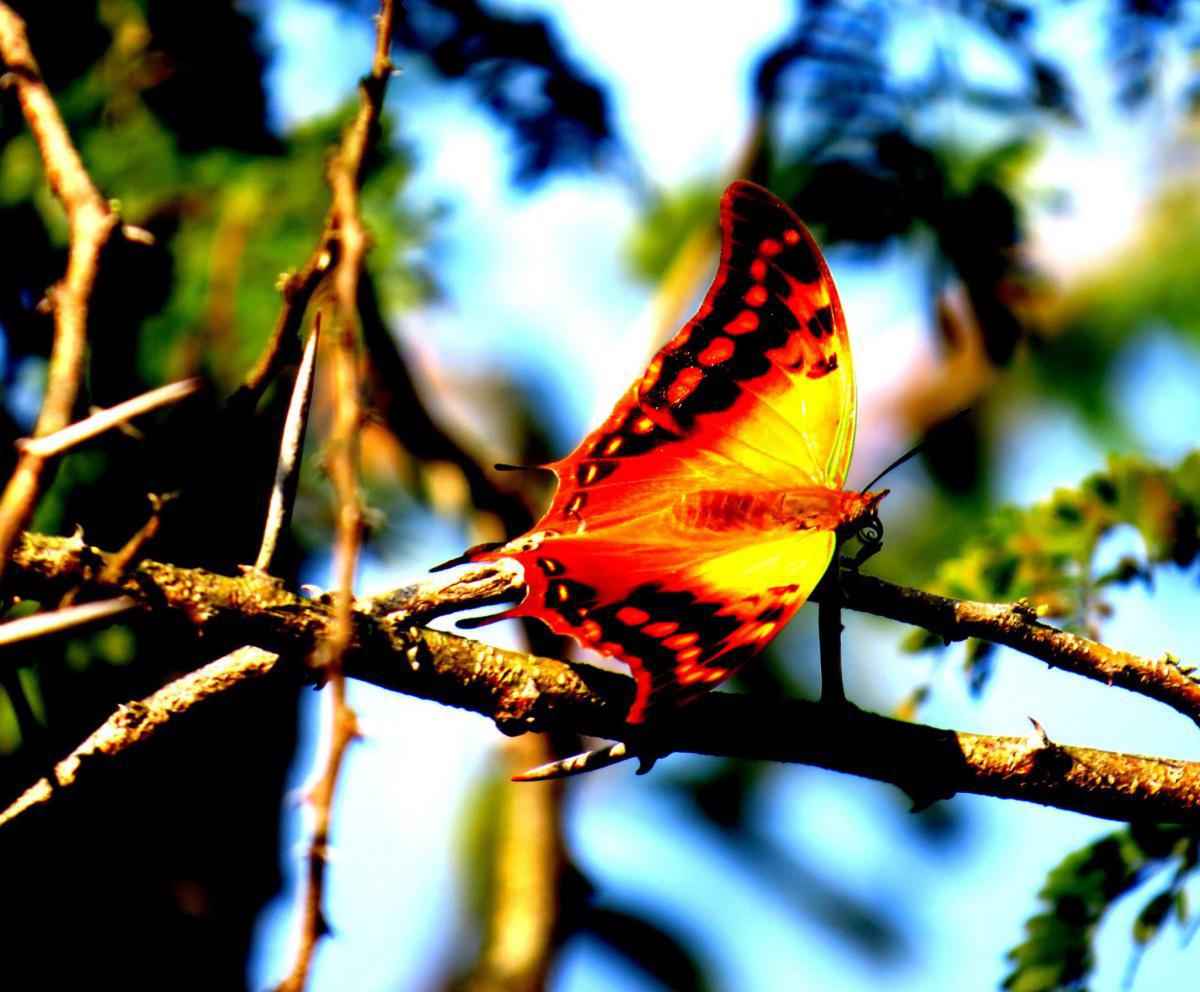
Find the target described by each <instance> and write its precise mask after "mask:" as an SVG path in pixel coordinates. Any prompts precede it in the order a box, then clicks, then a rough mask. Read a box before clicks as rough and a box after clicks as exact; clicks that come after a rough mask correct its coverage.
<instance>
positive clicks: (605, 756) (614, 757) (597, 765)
mask: <svg viewBox="0 0 1200 992" xmlns="http://www.w3.org/2000/svg"><path fill="white" fill-rule="evenodd" d="M632 757H634V755H633V754H631V753H630V752H629V749H628V747H627V746H626V745H625V743H624V742H622V741H618V742H617V743H616V744H609V745H608V746H607V747H602V748H597V749H596V750H595V751H584V752H583V753H582V754H576V755H573V756H572V757H570V758H563V759H561V760H559V761H551V762H549V763H548V764H545V765H538V766H537V768H531V769H529V771H527V772H521V774H519V775H514V776H513V777H512V781H514V782H546V781H549V780H550V779H555V778H567V777H568V776H571V775H582V774H583V773H584V772H594V771H597V770H598V769H601V768H608V767H609V766H610V765H615V764H618V763H619V762H622V761H625V760H627V759H628V758H632ZM639 757H640V756H639ZM642 760H643V761H644V760H645V759H644V758H642ZM654 761H655V758H653V757H652V758H651V759H650V764H651V765H653V764H654ZM646 770H647V771H648V770H649V768H647V769H646ZM641 773H642V770H641V769H639V770H638V774H639V775H640V774H641Z"/></svg>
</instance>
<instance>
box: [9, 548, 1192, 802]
mask: <svg viewBox="0 0 1200 992" xmlns="http://www.w3.org/2000/svg"><path fill="white" fill-rule="evenodd" d="M109 557H111V556H108V555H106V554H104V553H103V552H101V551H98V550H96V549H94V548H88V547H86V546H81V545H80V543H79V542H77V541H72V540H70V539H67V538H52V537H44V536H40V535H32V534H30V535H26V536H25V537H24V539H23V540H22V541H21V542H20V543H19V544H18V546H17V547H16V548H15V549H14V553H13V558H12V561H11V564H10V569H9V573H8V576H7V577H6V581H5V586H6V588H5V591H6V592H8V593H9V594H15V595H20V596H23V597H25V598H29V599H37V600H44V599H47V598H49V597H51V596H56V595H60V594H61V592H62V591H63V590H64V589H65V588H71V587H74V586H84V587H86V588H88V589H89V591H92V592H95V593H109V594H112V593H123V594H125V595H128V596H129V597H130V598H132V599H135V600H136V601H137V602H138V603H139V605H141V606H142V607H143V608H144V609H145V610H146V611H148V612H149V613H151V614H153V615H155V616H157V617H159V618H160V619H161V618H164V617H166V616H170V615H174V616H175V617H176V618H178V619H180V620H182V621H186V622H187V623H188V624H190V626H191V627H192V629H193V630H195V632H196V634H197V635H202V636H205V637H206V638H207V639H208V641H209V642H210V643H211V642H213V641H215V640H217V639H221V640H223V641H224V642H225V643H229V642H230V641H234V642H236V643H237V644H256V645H258V646H260V647H262V648H263V649H265V650H270V651H275V652H277V653H279V654H280V656H281V657H282V658H284V659H285V660H287V663H288V664H289V665H291V666H298V667H302V666H303V665H304V659H306V658H308V657H309V655H310V653H311V652H312V650H313V649H314V647H315V646H316V645H317V644H318V643H320V642H321V641H322V640H324V639H325V637H326V636H327V634H328V631H329V629H330V625H331V624H332V622H333V613H332V609H331V607H330V606H329V605H327V604H324V603H321V602H314V601H309V600H305V599H302V598H301V597H299V596H297V595H295V594H294V593H291V592H289V591H288V590H286V589H284V588H283V586H282V584H281V583H279V582H277V581H275V580H273V579H271V578H270V577H269V576H265V575H263V574H262V573H260V572H256V571H253V570H251V571H249V572H246V573H244V574H242V575H239V576H236V577H233V576H223V575H216V574H214V573H212V572H206V571H204V570H202V569H189V568H181V567H178V566H174V565H167V564H163V563H160V562H155V561H151V560H143V561H141V562H140V563H138V565H137V566H136V568H134V569H132V570H131V571H130V573H129V574H128V575H126V576H124V577H123V578H122V579H121V580H120V581H119V582H118V583H117V584H116V585H115V587H114V586H99V585H98V584H97V576H98V574H99V573H100V572H102V570H103V565H104V563H105V561H106V560H107V559H108V558H109ZM414 660H415V661H417V662H418V663H417V664H414ZM344 667H345V672H346V674H347V675H348V676H349V677H351V678H356V679H361V680H365V681H368V682H371V683H374V684H375V685H378V686H381V687H383V688H386V689H390V690H393V691H397V692H403V693H407V694H409V695H413V696H418V697H421V698H424V699H432V700H436V701H438V702H441V703H444V704H446V705H450V706H457V707H460V708H463V709H468V710H471V711H473V712H476V713H481V714H483V715H485V716H487V717H489V718H490V719H492V720H493V721H494V722H495V723H496V725H497V726H498V727H499V728H500V729H501V730H502V731H504V732H505V733H508V734H519V733H523V732H525V731H529V730H545V729H549V728H557V729H562V730H569V731H571V732H573V733H577V734H587V735H591V736H598V737H606V738H608V739H610V740H619V739H621V738H622V737H624V735H625V734H626V731H627V727H626V725H625V723H624V717H625V713H626V712H627V711H628V708H629V704H630V701H631V700H632V698H633V684H632V680H631V679H629V678H627V677H625V676H622V675H617V674H615V673H613V672H608V671H603V670H601V669H598V668H593V667H591V666H588V665H580V664H568V663H565V662H562V661H556V660H554V659H551V658H540V657H538V656H536V655H530V654H524V653H522V652H517V651H506V650H503V649H501V648H496V647H492V646H491V645H486V644H481V643H479V642H477V641H471V640H467V639H465V638H461V637H455V636H453V635H450V634H444V633H440V632H438V631H431V630H419V629H413V628H411V627H407V626H400V625H396V624H393V623H391V622H389V621H388V620H387V619H385V618H380V617H377V616H372V615H370V614H368V613H365V612H360V611H356V612H355V614H354V640H353V642H352V643H351V644H350V645H349V646H348V649H347V653H346V655H345V658H344ZM656 742H659V743H661V745H662V746H663V747H664V748H666V749H669V750H675V751H692V752H696V753H700V754H711V755H724V756H735V757H743V758H754V759H759V760H770V761H792V762H801V763H806V764H814V765H819V766H821V767H824V768H830V769H834V770H836V771H842V772H848V773H850V774H855V775H860V776H864V777H867V778H873V779H877V780H879V781H884V782H891V783H894V784H896V785H898V786H900V787H901V788H903V789H904V790H905V791H907V792H908V793H909V794H910V795H912V796H913V797H914V798H915V799H916V800H917V801H918V802H921V803H925V802H928V801H932V800H934V799H938V798H946V797H948V796H950V795H953V794H954V793H957V792H973V793H978V794H980V795H990V796H999V797H1002V798H1007V799H1021V800H1026V801H1029V802H1037V803H1042V804H1045V805H1049V806H1055V807H1057V808H1059V809H1066V810H1074V811H1076V812H1081V813H1088V814H1090V815H1093V816H1100V817H1105V818H1108V819H1115V820H1130V819H1144V820H1159V821H1164V822H1188V823H1191V822H1200V763H1197V762H1186V761H1176V760H1173V759H1170V758H1157V757H1144V756H1139V755H1129V754H1117V753H1113V752H1107V751H1098V750H1093V749H1088V748H1076V747H1071V746H1068V745H1065V744H1056V743H1051V742H1047V741H1045V740H1044V739H1043V738H1041V737H1040V735H1032V736H1029V737H989V736H984V735H978V734H969V733H960V732H955V731H952V730H941V729H938V728H934V727H927V726H922V725H919V724H912V723H906V722H904V721H900V720H892V719H889V718H886V717H882V716H875V715H872V714H869V713H863V712H860V711H858V710H855V709H854V708H853V707H849V706H846V707H830V706H822V705H821V704H819V703H809V702H802V701H788V702H781V701H771V700H760V699H753V698H750V697H746V696H737V695H731V694H728V693H714V694H711V695H709V696H706V697H704V698H702V699H699V700H697V701H696V702H695V703H692V704H690V705H689V706H686V707H684V708H682V709H681V710H680V711H679V713H678V715H677V716H676V717H675V719H674V720H673V722H672V724H671V726H669V727H664V728H663V733H662V737H661V741H657V739H656Z"/></svg>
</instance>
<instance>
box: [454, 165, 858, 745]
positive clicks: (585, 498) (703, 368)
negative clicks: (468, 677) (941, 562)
mask: <svg viewBox="0 0 1200 992" xmlns="http://www.w3.org/2000/svg"><path fill="white" fill-rule="evenodd" d="M721 231H722V253H721V262H720V265H719V267H718V270H717V275H716V277H715V279H714V282H713V285H712V287H711V288H710V290H709V292H708V294H707V296H706V297H705V300H704V302H703V303H702V305H701V307H700V310H699V312H698V313H697V314H696V316H695V317H694V318H692V320H691V321H689V322H688V323H687V324H686V325H685V326H684V327H683V328H682V329H681V330H680V331H679V333H678V334H676V335H675V337H674V338H673V339H672V340H671V341H670V342H668V343H667V344H666V345H665V346H664V347H663V349H662V350H661V351H660V352H659V353H658V354H657V355H656V356H655V358H654V359H653V361H651V363H650V366H649V368H647V370H646V372H645V374H644V375H642V376H641V378H640V379H638V380H637V381H636V382H635V383H634V384H633V385H632V386H631V387H630V388H629V389H628V390H627V391H626V393H625V395H624V396H623V397H622V398H621V400H620V401H619V402H618V403H617V405H616V407H615V408H614V409H613V412H612V414H611V415H610V416H609V417H608V419H607V420H605V422H604V423H603V424H601V425H600V426H599V427H598V428H596V430H594V431H592V433H591V434H589V435H588V436H587V437H586V438H585V439H584V440H583V441H582V443H581V444H580V445H579V447H578V448H577V449H576V450H575V451H574V452H573V453H572V454H571V455H570V456H568V457H567V458H565V459H563V460H561V461H558V462H555V463H553V464H551V465H549V466H548V468H550V469H552V470H553V471H554V473H555V475H556V476H557V478H558V490H557V492H556V494H555V497H554V500H553V501H552V503H551V505H550V508H549V509H548V510H547V511H546V513H545V515H544V516H543V517H542V519H541V520H540V521H539V522H538V523H537V524H536V525H535V526H534V527H533V528H532V529H531V531H530V532H529V533H527V534H525V535H523V536H522V537H519V538H516V539H515V540H513V541H510V542H508V543H507V544H505V545H502V546H500V547H493V548H486V549H484V548H480V549H475V550H474V551H473V552H469V553H468V556H467V557H468V558H470V559H471V560H476V561H479V560H494V559H497V558H502V557H507V558H515V559H516V560H517V561H519V562H520V564H521V565H522V567H523V569H524V572H525V579H526V587H527V593H526V596H525V599H524V600H523V601H522V602H521V603H520V604H518V605H517V606H516V607H514V608H513V609H512V610H510V611H509V612H508V613H507V614H505V615H506V616H517V615H525V616H534V617H537V618H538V619H540V620H542V621H543V622H545V623H546V624H547V625H548V626H549V627H550V628H551V629H552V630H554V631H555V632H557V633H561V634H569V635H571V636H572V637H574V638H576V639H577V640H579V641H580V642H581V643H583V644H585V645H586V646H588V647H590V648H593V649H595V650H597V651H599V652H601V653H602V654H607V655H612V656H615V657H617V658H620V659H621V660H623V661H625V662H627V663H628V664H629V666H630V668H631V670H632V672H633V674H634V678H635V681H636V683H637V696H636V699H635V701H634V704H633V707H632V708H631V710H630V713H629V716H628V720H629V722H630V723H643V722H645V721H646V720H647V719H649V718H650V714H651V713H652V712H653V710H654V709H655V708H656V707H659V706H664V705H679V704H681V703H684V702H687V701H688V700H690V699H692V698H694V697H695V696H697V695H699V694H701V693H702V692H704V691H706V690H707V689H709V688H711V687H712V686H714V685H716V684H717V683H719V682H721V681H723V680H724V679H726V678H728V677H729V676H730V675H731V674H733V672H735V671H736V670H737V669H738V668H740V667H741V666H742V665H744V664H745V663H746V662H747V661H748V660H749V659H750V658H752V657H753V656H754V655H755V654H757V653H758V652H759V651H760V650H761V648H762V647H763V646H764V645H765V644H766V643H767V642H769V641H770V640H771V638H773V637H774V636H775V634H777V633H778V632H779V630H781V629H782V628H783V627H784V625H786V623H787V622H788V620H790V619H791V617H792V615H793V614H794V613H795V612H796V610H797V609H799V607H800V606H801V604H802V603H803V602H804V600H805V599H806V598H807V597H808V595H809V594H810V593H811V592H812V590H813V588H814V587H815V586H816V584H817V582H818V581H819V580H820V578H821V576H822V575H823V574H824V572H825V569H826V567H827V566H828V564H829V561H830V558H831V556H832V554H833V552H834V548H835V544H836V536H835V535H836V534H837V532H838V531H839V530H844V529H845V528H849V527H852V526H853V525H854V524H855V523H856V522H857V521H859V520H861V519H862V518H864V517H865V516H867V515H868V514H873V513H874V509H875V506H876V504H877V503H878V501H879V499H880V496H881V494H871V493H857V492H848V491H845V490H843V489H842V483H843V482H844V480H845V476H846V471H847V469H848V466H849V461H850V450H851V447H852V445H853V438H854V402H855V400H854V378H853V369H852V364H851V359H850V349H849V339H848V336H847V333H846V328H845V321H844V319H843V317H842V311H841V305H840V303H839V301H838V297H837V291H836V289H835V288H834V285H833V281H832V279H831V278H830V276H829V270H828V268H827V267H826V265H825V261H824V259H823V258H822V257H821V253H820V251H819V250H818V249H817V247H816V244H815V243H814V242H813V240H812V237H811V236H810V235H809V234H808V232H807V231H806V230H805V229H804V227H803V225H802V224H801V223H800V221H799V220H798V219H797V218H796V217H795V215H794V214H793V213H792V212H791V211H790V210H789V209H788V208H787V207H786V206H785V205H784V204H782V203H781V202H780V201H778V200H777V199H775V197H773V196H772V195H771V194H770V193H768V192H767V191H766V190H763V189H761V188H760V187H758V186H754V185H753V184H750V183H734V184H733V185H732V186H730V187H729V189H728V190H726V192H725V195H724V197H723V198H722V201H721Z"/></svg>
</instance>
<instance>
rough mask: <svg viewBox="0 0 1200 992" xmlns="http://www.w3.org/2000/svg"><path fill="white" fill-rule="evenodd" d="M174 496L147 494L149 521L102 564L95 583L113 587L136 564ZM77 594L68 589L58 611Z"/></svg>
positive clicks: (60, 601) (70, 603)
mask: <svg viewBox="0 0 1200 992" xmlns="http://www.w3.org/2000/svg"><path fill="white" fill-rule="evenodd" d="M175 496H176V494H175V493H163V494H159V493H148V494H147V496H146V498H147V499H148V500H149V501H150V517H149V519H147V520H146V522H145V523H144V524H142V526H141V527H139V528H138V529H137V532H136V533H135V534H134V535H133V536H132V537H131V538H130V539H129V540H128V541H126V542H125V544H124V545H122V547H121V550H120V551H118V552H117V553H116V554H114V555H112V557H110V558H109V559H108V560H107V561H106V562H105V563H104V567H103V568H102V569H101V570H100V574H99V575H98V576H97V581H98V582H99V583H100V584H101V585H108V586H112V585H115V584H116V583H117V582H119V581H120V580H121V579H122V578H123V577H124V575H125V573H126V572H128V571H129V569H130V568H132V567H133V566H134V565H135V564H136V563H137V562H138V560H139V559H140V558H141V556H142V550H143V549H144V548H145V547H146V545H147V544H149V543H150V542H151V541H152V540H153V539H154V535H155V534H157V533H158V528H159V525H160V524H161V523H162V510H163V507H164V506H166V505H167V504H168V503H169V502H170V501H171V500H173V499H174V498H175ZM78 593H79V589H78V588H75V589H68V590H67V593H66V595H65V596H63V598H62V599H61V600H59V603H58V606H59V609H62V608H64V607H67V606H71V605H72V604H73V603H74V602H75V597H76V595H78Z"/></svg>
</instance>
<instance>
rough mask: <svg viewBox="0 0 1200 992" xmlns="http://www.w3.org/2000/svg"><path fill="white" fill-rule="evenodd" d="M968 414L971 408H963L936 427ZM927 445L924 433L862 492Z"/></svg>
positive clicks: (926, 437) (927, 436) (868, 489)
mask: <svg viewBox="0 0 1200 992" xmlns="http://www.w3.org/2000/svg"><path fill="white" fill-rule="evenodd" d="M970 412H971V408H970V407H969V406H968V407H963V408H962V409H961V410H959V411H958V413H956V414H955V415H954V416H953V417H947V418H946V419H945V420H943V421H942V422H941V423H939V424H937V425H936V426H937V427H945V426H946V425H947V424H952V423H954V421H956V420H958V419H959V418H960V417H965V416H966V415H967V414H968V413H970ZM928 445H929V434H928V433H926V435H925V437H923V438H922V439H921V440H920V441H918V442H917V443H916V444H914V445H913V446H912V447H911V448H909V449H908V450H907V451H906V452H904V454H902V455H901V456H900V457H899V458H897V459H896V460H895V461H894V462H892V463H891V464H890V465H889V466H888V467H887V468H885V469H884V470H883V471H882V472H880V473H879V474H878V475H877V476H875V478H873V479H872V480H871V481H870V482H868V483H867V484H866V485H865V486H863V492H870V491H871V487H872V486H874V485H875V483H877V482H878V481H879V480H880V479H882V478H883V477H884V476H885V475H887V474H888V472H890V471H892V469H895V468H899V467H900V466H901V465H903V464H904V463H905V462H906V461H908V460H909V459H910V458H915V457H916V456H917V455H919V454H920V453H921V452H922V451H924V450H925V449H926V447H928Z"/></svg>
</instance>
